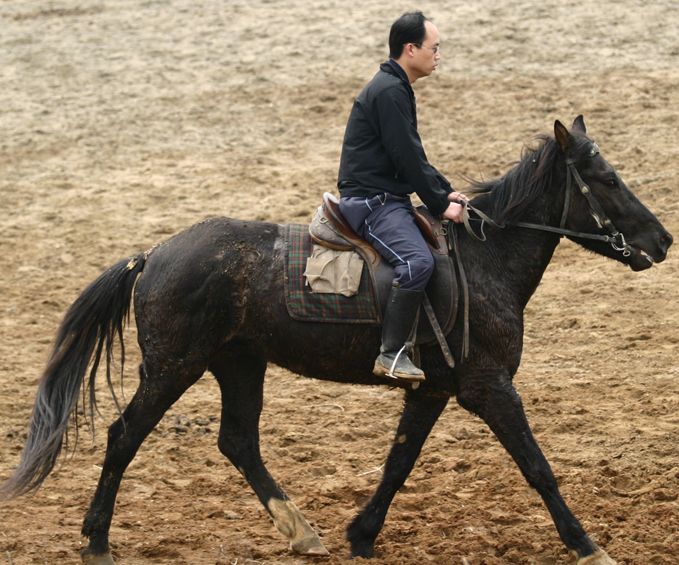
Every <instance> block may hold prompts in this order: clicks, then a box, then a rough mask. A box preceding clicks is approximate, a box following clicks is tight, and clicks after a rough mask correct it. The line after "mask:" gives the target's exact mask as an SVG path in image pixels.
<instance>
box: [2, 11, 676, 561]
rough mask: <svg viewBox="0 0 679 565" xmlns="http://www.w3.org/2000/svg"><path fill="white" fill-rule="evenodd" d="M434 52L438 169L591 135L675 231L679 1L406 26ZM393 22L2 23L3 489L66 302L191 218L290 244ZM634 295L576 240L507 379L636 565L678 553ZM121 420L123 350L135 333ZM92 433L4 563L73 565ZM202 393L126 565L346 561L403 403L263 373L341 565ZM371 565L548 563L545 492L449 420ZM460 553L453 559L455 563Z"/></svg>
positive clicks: (665, 375)
mask: <svg viewBox="0 0 679 565" xmlns="http://www.w3.org/2000/svg"><path fill="white" fill-rule="evenodd" d="M418 7H420V8H421V9H423V10H424V11H425V13H427V14H428V15H429V16H430V17H431V18H432V19H433V20H434V21H435V22H436V23H437V25H438V27H439V31H440V32H441V37H442V41H443V45H442V54H443V60H442V64H441V65H440V67H439V69H438V71H437V73H436V75H435V76H433V77H430V78H428V79H423V80H422V81H419V82H418V83H417V84H416V88H415V90H416V94H417V97H418V108H419V118H420V131H421V134H422V137H423V140H424V142H425V146H426V149H427V153H428V155H429V158H430V160H431V161H432V162H433V163H434V164H435V165H436V166H437V167H438V168H439V169H440V170H441V171H442V172H443V173H444V174H446V175H447V176H448V178H450V179H451V181H452V182H453V184H454V186H456V187H457V188H460V189H461V188H463V187H464V184H465V183H464V181H463V180H461V176H462V175H469V176H472V177H475V178H478V177H479V176H480V175H484V176H493V175H498V174H502V173H503V172H504V171H506V170H507V166H508V164H509V163H511V162H512V161H514V160H516V159H517V158H518V156H519V154H520V152H521V149H522V146H523V143H524V142H526V141H529V140H530V139H531V138H532V137H533V136H534V135H536V134H540V133H549V132H550V131H551V128H552V126H553V123H554V120H555V119H560V120H562V121H563V122H564V123H567V124H568V125H570V123H571V121H572V120H573V118H574V117H575V116H576V115H578V114H581V113H582V114H584V115H585V119H586V122H587V125H588V127H589V132H590V133H591V135H592V137H593V138H594V139H595V140H596V141H597V142H598V144H599V146H600V147H601V151H602V154H603V156H604V157H605V158H606V159H607V160H608V161H610V162H611V163H613V164H614V165H615V166H616V167H617V168H618V170H619V171H620V172H621V174H622V176H623V178H624V179H625V180H626V181H627V183H628V185H629V186H630V187H631V188H632V189H633V190H634V191H635V193H636V194H637V195H638V196H639V197H640V198H641V200H642V201H644V202H645V203H646V204H647V205H648V206H649V207H650V208H651V210H652V211H653V212H654V213H656V215H657V216H658V217H659V218H660V220H661V221H662V222H663V223H664V224H665V226H666V227H667V228H668V229H669V230H670V231H671V232H673V233H674V235H675V236H676V235H677V234H678V233H679V206H678V202H679V197H678V196H677V181H678V177H679V175H678V173H677V163H679V149H678V148H677V147H678V145H677V134H676V131H677V126H678V125H679V120H678V119H677V108H678V107H679V71H677V68H678V66H679V47H677V37H679V29H678V28H679V4H678V3H677V2H676V1H665V2H641V1H633V0H621V1H613V0H604V1H602V2H599V3H596V4H595V3H589V2H584V1H583V0H569V1H566V2H557V1H556V0H545V1H543V2H540V3H537V2H527V1H521V0H500V1H497V2H490V3H487V2H482V1H480V0H473V1H470V2H466V3H462V4H461V3H453V2H449V1H447V0H445V1H441V2H425V3H423V4H421V5H419V6H418ZM409 8H412V5H409V4H403V5H395V4H393V3H389V2H385V1H382V0H363V1H362V2H354V1H353V0H351V1H348V2H336V1H331V2H321V1H320V0H311V1H308V2H302V1H300V0H254V1H249V2H245V1H239V0H229V1H228V2H218V1H216V0H203V1H201V2H188V1H181V0H158V1H148V2H142V3H139V2H134V1H132V0H110V1H108V2H102V3H99V4H95V3H89V2H75V1H70V0H63V1H61V2H50V3H46V2H39V1H34V0H24V1H22V2H5V3H3V4H2V6H0V28H1V29H2V30H3V31H2V34H0V46H1V47H0V85H1V88H0V125H1V129H0V131H1V132H2V138H1V139H0V150H1V152H0V167H1V170H2V175H0V191H1V201H2V206H1V207H0V289H1V290H2V296H3V303H2V309H1V311H0V327H1V328H2V334H1V338H2V339H0V479H2V478H4V477H7V476H8V475H9V473H10V471H11V469H12V467H13V466H14V465H16V463H17V461H18V457H19V453H20V450H21V447H22V445H23V440H24V438H25V426H26V422H27V419H28V415H29V413H30V408H31V404H32V400H33V395H34V391H35V387H36V383H37V380H38V378H39V376H40V374H41V371H42V368H43V366H44V363H45V360H46V358H47V355H48V352H49V348H50V345H51V342H52V338H53V336H54V333H55V331H56V328H57V326H58V323H59V321H60V319H61V317H62V316H63V313H64V312H65V310H66V309H67V308H68V306H69V305H70V304H71V303H72V302H73V300H74V299H75V298H76V296H77V295H78V293H79V292H80V291H81V290H82V289H84V287H85V286H86V285H87V284H88V283H89V282H90V281H91V280H93V279H94V278H95V277H96V276H97V275H98V274H99V273H100V272H101V271H102V270H103V269H105V268H106V267H108V266H109V265H111V264H113V263H114V262H116V261H117V260H119V259H121V258H123V257H125V256H128V255H130V254H132V253H134V252H137V251H140V250H143V249H146V248H148V247H150V246H152V245H153V244H155V243H157V242H158V241H161V240H163V239H165V238H167V237H168V236H169V235H171V234H173V233H176V232H178V231H180V230H182V229H184V228H186V227H188V226H190V225H192V224H194V223H196V222H198V221H201V220H203V219H204V218H207V217H211V216H215V215H227V216H231V217H235V218H241V219H247V220H266V221H273V222H281V223H286V222H306V221H308V220H309V219H310V216H311V214H312V213H313V211H314V210H315V208H316V206H317V205H318V203H319V201H320V197H321V194H322V193H323V192H324V191H326V190H333V189H334V183H335V176H336V171H337V165H338V162H339V151H340V146H341V139H342V135H343V131H344V126H345V123H346V118H347V116H348V113H349V110H350V108H351V104H352V101H353V99H354V97H355V96H356V95H357V94H358V92H359V91H360V89H361V88H362V87H363V85H364V84H365V83H366V82H367V81H368V80H369V79H370V77H371V76H372V75H373V74H374V72H375V70H376V68H377V66H378V64H379V63H380V62H381V61H382V60H383V59H384V58H385V56H386V48H385V43H386V35H387V32H388V27H389V25H390V24H391V22H392V21H393V20H394V19H395V18H396V17H397V16H398V15H399V14H400V13H401V12H402V11H404V10H406V9H409ZM673 251H674V250H671V251H670V258H669V260H668V262H667V263H664V264H662V265H659V266H656V267H654V268H653V269H651V270H649V271H645V272H643V273H639V274H635V273H632V272H631V271H629V270H628V269H627V268H625V267H623V266H621V265H619V264H617V263H613V262H612V261H608V260H605V259H603V258H601V257H595V256H591V255H589V254H587V253H586V252H584V251H583V250H582V249H580V248H578V247H576V246H575V245H573V244H570V243H564V244H562V246H560V248H559V249H558V250H557V253H556V256H555V259H554V261H553V264H552V265H551V266H550V268H549V269H548V271H547V273H546V276H545V278H544V280H543V284H542V285H541V286H540V288H539V289H538V291H537V293H536V295H535V297H534V299H533V300H532V302H531V303H530V304H529V307H528V310H527V313H526V326H527V330H526V347H525V351H524V361H523V364H522V366H521V369H520V370H519V373H518V375H517V377H516V384H517V388H518V390H519V392H520V393H521V395H522V398H523V400H524V403H525V405H526V410H527V412H528V416H529V420H530V422H531V424H532V427H533V430H534V432H535V434H536V436H537V438H538V441H539V442H540V445H541V447H542V448H543V451H544V453H545V455H546V456H547V458H548V460H549V461H550V462H551V464H552V466H553V469H554V472H555V474H556V475H557V477H558V478H559V481H560V484H561V489H562V493H563V494H564V497H565V498H566V500H567V502H568V503H569V505H570V506H571V508H572V509H573V511H574V512H575V514H576V516H577V517H578V518H579V519H580V520H581V521H582V522H583V524H584V526H585V528H586V529H587V530H588V532H590V533H591V534H593V535H594V536H596V541H597V543H599V544H600V545H602V546H604V547H605V548H606V550H607V551H608V552H609V553H610V554H611V556H613V557H614V558H616V559H617V560H618V562H619V563H620V564H621V565H623V564H625V565H631V564H645V563H653V564H665V563H667V564H674V563H677V557H676V556H677V555H679V504H678V502H677V497H678V495H679V446H678V445H677V438H678V435H679V384H678V383H677V377H678V376H679V363H678V362H677V349H678V348H679V345H678V344H679V335H678V333H679V332H678V331H677V326H678V325H679V324H678V322H679V320H678V318H679V301H678V300H677V298H678V291H677V283H676V279H677V272H678V268H677V266H676V261H675V258H674V254H675V253H673ZM127 337H128V338H129V339H127V343H128V353H129V356H130V359H129V363H128V365H126V367H127V369H126V374H127V381H126V391H127V396H128V398H129V397H130V396H131V393H132V391H133V390H134V380H135V373H136V371H135V365H136V363H138V360H139V358H138V350H137V348H136V345H135V332H134V328H133V327H132V328H130V329H129V331H128V333H127ZM99 396H100V398H101V399H102V412H103V417H102V418H98V419H97V426H98V429H97V432H98V433H97V435H96V440H95V441H94V443H92V442H91V441H90V440H89V437H88V430H87V429H86V428H83V429H82V430H81V442H80V444H79V446H78V449H77V450H76V452H75V454H74V456H73V458H72V459H70V460H64V461H63V464H62V465H61V466H59V467H58V468H57V470H55V472H54V473H53V474H52V475H51V476H50V478H49V479H48V480H47V482H46V483H45V485H44V487H43V488H42V489H41V490H40V491H39V492H38V493H37V495H35V496H34V497H30V498H23V499H19V500H17V501H14V502H12V503H10V504H7V505H4V506H0V563H9V562H10V561H12V562H13V563H14V564H15V565H23V564H25V563H49V564H55V565H61V564H64V565H65V564H70V563H74V562H78V560H79V558H78V552H79V550H80V549H81V547H83V544H84V543H85V540H82V539H81V538H80V537H79V536H80V534H79V532H80V525H81V523H82V518H83V516H84V513H85V511H86V509H87V505H88V504H89V501H90V498H91V496H92V494H93V492H94V488H95V485H96V481H97V479H98V476H99V467H98V466H99V465H100V464H101V462H102V460H103V453H104V447H105V440H106V428H107V426H108V425H109V423H111V422H112V421H113V420H114V419H115V410H114V408H113V406H112V405H111V403H110V402H108V401H107V399H108V394H107V392H106V390H104V389H103V388H102V390H101V391H100V394H99ZM218 399H219V394H218V387H217V385H216V383H215V382H214V380H213V379H211V378H210V377H209V376H206V377H205V378H203V379H201V381H199V383H198V384H197V385H196V386H195V387H193V389H191V390H190V391H189V392H188V393H187V394H186V395H185V396H184V397H183V398H182V399H181V400H180V402H179V403H177V404H176V405H175V406H174V407H173V408H172V409H171V410H170V413H168V415H167V416H166V418H165V419H164V420H163V421H162V423H161V424H160V425H159V426H158V428H157V429H156V430H155V431H154V433H153V434H152V435H151V436H150V437H149V439H148V440H147V441H146V443H145V444H144V445H143V447H142V449H141V450H140V453H139V455H138V456H137V458H136V459H135V461H134V462H133V463H132V465H131V466H130V468H129V470H128V472H127V473H126V475H125V479H124V481H123V485H122V487H121V491H120V494H119V497H118V505H117V508H116V514H115V516H114V522H113V527H112V531H111V540H112V547H113V554H114V556H115V557H116V559H117V560H118V562H119V564H120V565H137V564H150V563H179V564H181V563H187V564H191V565H203V564H206V565H207V564H210V565H212V564H215V563H216V564H218V565H226V564H227V563H228V564H238V565H242V564H244V563H248V562H249V563H253V562H259V563H267V564H269V565H272V564H285V565H293V564H294V565H298V564H310V563H324V564H339V563H341V562H343V560H344V558H345V557H346V556H347V554H348V547H347V544H346V542H345V541H344V538H343V535H344V528H345V527H346V525H347V524H348V522H349V520H350V519H351V518H352V516H353V515H355V513H356V511H357V510H358V509H359V508H360V507H361V505H362V504H363V503H364V502H365V501H366V499H367V497H368V496H369V495H370V493H371V492H372V490H373V489H374V487H375V485H376V483H377V482H378V481H379V478H380V472H379V468H380V466H381V465H382V462H383V460H384V458H385V456H386V452H387V450H388V448H389V445H390V442H391V440H392V436H393V433H394V430H395V427H396V422H397V419H398V415H399V411H400V407H401V394H400V393H399V392H397V391H390V390H388V389H386V388H384V389H383V388H364V389H362V388H356V387H346V386H340V385H332V384H325V383H318V382H314V381H310V380H307V379H303V378H300V377H297V376H295V375H292V374H290V373H287V372H285V371H283V370H281V369H278V368H276V367H271V368H270V370H269V377H268V380H267V385H266V401H265V409H264V414H263V416H262V451H263V455H264V457H265V460H266V461H267V464H268V467H269V470H270V471H271V473H272V474H273V475H274V477H276V478H277V480H279V482H280V483H281V485H282V486H283V488H285V489H286V491H287V493H288V494H289V495H290V496H291V497H292V498H293V500H294V501H295V502H296V503H297V505H298V506H299V507H300V509H301V510H302V511H303V512H304V514H305V515H306V517H307V519H308V520H309V521H310V522H311V524H312V525H313V526H314V527H315V528H316V530H317V531H318V532H319V534H320V535H321V537H322V538H323V541H324V543H325V544H326V546H327V547H328V549H329V550H330V551H331V554H332V555H331V557H330V558H325V559H319V558H317V559H313V558H306V557H299V556H295V555H293V554H291V553H290V552H289V551H288V549H287V544H286V542H285V540H283V538H282V537H281V536H280V534H278V533H277V531H276V530H275V528H274V526H273V524H272V523H271V521H270V519H269V518H268V515H267V514H266V512H265V511H264V509H263V508H262V507H261V506H260V504H259V502H258V501H257V500H256V498H255V496H254V494H253V493H252V492H251V490H250V489H249V488H248V487H247V485H246V484H245V483H244V481H243V479H242V478H241V477H240V475H239V474H238V472H237V471H236V470H235V469H233V468H232V467H231V466H230V464H228V462H226V461H225V459H224V458H223V457H222V456H221V455H220V454H219V452H218V450H217V448H216V432H217V430H218V421H217V420H216V418H217V416H218V415H219V400H218ZM377 555H378V558H377V559H376V560H374V563H376V565H379V564H382V563H384V564H386V563H389V564H394V563H399V564H401V563H403V564H415V563H417V564H420V563H428V562H431V563H442V564H447V563H451V564H452V563H455V564H460V563H463V561H464V559H466V561H467V562H468V563H469V564H470V565H481V564H492V565H500V564H505V563H525V564H533V563H535V564H539V565H550V564H557V563H558V564H562V563H571V562H572V558H571V557H570V556H569V555H568V554H567V553H566V551H565V549H564V548H563V545H562V544H561V542H560V540H559V538H558V536H557V534H556V531H555V530H554V527H553V525H552V522H551V519H550V518H549V515H548V513H547V512H546V510H545V507H544V505H543V504H542V502H541V500H539V499H538V498H537V497H536V495H535V494H533V493H532V492H531V491H529V489H528V488H527V486H526V483H525V481H524V480H523V478H522V477H521V475H520V473H519V471H518V469H517V468H516V466H515V465H514V464H513V462H512V461H511V460H510V458H509V456H508V455H507V454H506V453H505V451H504V450H503V449H502V448H501V446H500V445H499V444H498V442H497V441H496V440H495V439H494V437H492V435H491V434H490V433H489V432H488V430H487V429H486V427H485V425H484V424H483V423H482V422H481V421H480V420H478V419H476V418H475V417H473V416H470V415H469V414H467V413H466V412H464V411H463V410H462V409H461V408H459V407H458V406H457V405H456V404H455V403H454V402H451V404H450V406H449V407H448V409H447V410H446V411H445V412H444V414H443V417H442V418H441V420H440V421H439V423H438V424H437V425H436V427H435V428H434V431H433V434H432V437H431V439H430V441H428V443H427V444H426V445H425V449H424V451H423V455H422V457H421V459H420V461H419V462H418V464H417V466H416V468H415V470H414V471H413V473H412V475H411V477H410V478H409V480H408V482H407V484H406V487H404V489H403V490H402V492H400V493H399V494H398V495H397V497H396V499H395V501H394V504H393V506H392V508H391V510H390V513H389V515H388V517H387V523H386V525H385V528H384V530H383V532H382V535H381V536H380V537H379V538H378V545H377ZM463 558H464V559H463Z"/></svg>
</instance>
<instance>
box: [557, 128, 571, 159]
mask: <svg viewBox="0 0 679 565" xmlns="http://www.w3.org/2000/svg"><path fill="white" fill-rule="evenodd" d="M554 137H555V138H556V141H557V143H558V144H559V147H561V151H563V152H564V155H568V153H569V151H568V150H569V148H570V146H571V139H572V136H571V134H570V133H569V131H568V130H567V129H566V126H565V125H563V124H562V123H561V122H560V121H559V120H556V121H555V122H554Z"/></svg>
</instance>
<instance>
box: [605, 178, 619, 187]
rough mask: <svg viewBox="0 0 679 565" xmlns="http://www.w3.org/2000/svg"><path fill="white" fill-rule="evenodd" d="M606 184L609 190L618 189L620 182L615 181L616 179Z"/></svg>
mask: <svg viewBox="0 0 679 565" xmlns="http://www.w3.org/2000/svg"><path fill="white" fill-rule="evenodd" d="M605 184H606V186H607V187H608V188H617V187H618V181H617V180H615V179H611V180H607V181H606V183H605Z"/></svg>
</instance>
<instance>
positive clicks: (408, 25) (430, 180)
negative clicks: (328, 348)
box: [337, 11, 466, 382]
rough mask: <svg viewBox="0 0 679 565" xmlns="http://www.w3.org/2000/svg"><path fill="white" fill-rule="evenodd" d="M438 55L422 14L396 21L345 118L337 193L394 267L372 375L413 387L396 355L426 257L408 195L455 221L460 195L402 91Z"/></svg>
mask: <svg viewBox="0 0 679 565" xmlns="http://www.w3.org/2000/svg"><path fill="white" fill-rule="evenodd" d="M440 59H441V54H440V52H439V33H438V30H437V29H436V26H435V25H434V24H433V23H432V22H431V21H429V20H428V19H427V18H426V17H425V16H424V15H423V14H422V12H419V11H418V12H411V13H406V14H403V15H402V16H401V17H400V18H398V19H397V20H396V21H395V22H394V24H393V25H392V26H391V31H390V33H389V60H388V61H387V62H385V63H382V64H381V65H380V70H379V71H378V72H377V74H376V75H375V76H374V77H373V79H372V80H371V81H370V83H368V85H367V86H366V87H365V89H364V90H363V92H361V94H360V95H359V96H358V98H357V99H356V101H355V102H354V106H353V108H352V110H351V114H350V116H349V121H348V123H347V128H346V132H345V135H344V142H343V145H342V157H341V160H340V168H339V177H338V181H337V186H338V188H339V192H340V195H341V199H340V211H341V212H342V214H343V215H344V218H345V219H346V220H347V222H348V223H349V224H350V225H351V227H352V228H353V229H354V230H355V231H356V233H358V234H359V235H360V236H361V237H363V238H364V239H366V240H368V241H369V242H370V243H371V244H372V245H373V247H375V248H376V249H377V250H378V251H379V252H380V254H381V255H382V257H383V258H384V259H385V260H386V261H387V262H388V263H389V264H391V265H392V266H393V267H394V277H395V278H394V282H393V287H392V289H391V292H390V294H389V301H388V304H387V309H386V312H385V314H384V320H383V327H382V346H381V347H380V355H379V357H378V358H377V360H376V361H375V367H374V369H373V372H374V373H375V374H376V375H378V376H385V377H390V378H399V379H402V380H407V381H413V382H418V381H422V380H424V373H423V372H422V370H420V369H419V368H417V367H416V366H415V365H413V363H412V362H411V361H410V359H409V358H408V357H407V355H404V354H403V353H404V351H406V350H407V349H408V346H409V343H407V342H408V339H409V337H410V335H411V333H412V330H413V327H414V324H415V321H416V318H417V313H418V310H419V307H420V302H421V300H422V296H423V294H424V289H425V287H426V286H427V282H428V281H429V279H430V277H431V275H432V273H433V271H434V258H433V257H432V254H431V251H430V250H429V248H428V247H427V244H426V242H425V240H424V238H423V236H422V235H421V233H420V231H419V229H418V227H417V225H416V223H415V219H414V217H413V213H412V208H413V205H412V204H411V202H410V194H412V193H413V192H415V193H416V194H417V195H418V196H419V197H420V199H421V200H422V202H424V204H425V205H426V206H427V207H428V208H429V210H430V211H431V212H432V213H433V214H435V215H443V217H444V218H447V219H449V220H453V221H454V222H460V221H462V206H461V205H460V202H461V201H462V200H465V199H466V197H465V196H464V195H463V194H460V193H457V192H455V191H453V189H452V188H451V186H450V183H449V182H448V181H447V180H446V179H445V177H444V176H443V175H442V174H441V173H439V172H438V171H437V170H436V169H435V168H434V167H433V166H432V165H430V164H429V161H428V160H427V156H426V155H425V152H424V149H423V147H422V141H421V140H420V136H419V134H418V133H417V113H416V105H415V94H414V93H413V89H412V87H411V86H410V85H411V84H413V83H414V82H415V81H416V80H418V79H419V78H421V77H425V76H429V75H430V74H431V73H432V72H434V70H435V69H436V67H437V65H438V62H439V60H440Z"/></svg>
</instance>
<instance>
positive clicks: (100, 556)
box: [80, 547, 116, 565]
mask: <svg viewBox="0 0 679 565" xmlns="http://www.w3.org/2000/svg"><path fill="white" fill-rule="evenodd" d="M80 559H82V562H83V563H84V565H116V562H115V561H113V556H112V555H111V552H110V551H107V552H106V553H94V552H93V551H92V550H91V549H90V548H88V547H86V548H85V549H83V550H82V551H81V552H80Z"/></svg>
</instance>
